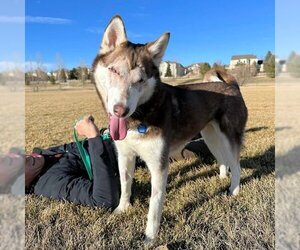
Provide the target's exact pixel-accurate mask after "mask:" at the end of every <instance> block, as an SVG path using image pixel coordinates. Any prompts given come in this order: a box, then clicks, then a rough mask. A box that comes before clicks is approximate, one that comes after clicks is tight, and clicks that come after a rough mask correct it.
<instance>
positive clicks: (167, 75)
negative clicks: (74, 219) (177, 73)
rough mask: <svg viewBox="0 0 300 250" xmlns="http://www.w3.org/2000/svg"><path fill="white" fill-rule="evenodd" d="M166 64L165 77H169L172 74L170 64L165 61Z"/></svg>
mask: <svg viewBox="0 0 300 250" xmlns="http://www.w3.org/2000/svg"><path fill="white" fill-rule="evenodd" d="M167 64H168V66H167V70H166V74H165V77H171V76H172V71H171V66H170V63H167Z"/></svg>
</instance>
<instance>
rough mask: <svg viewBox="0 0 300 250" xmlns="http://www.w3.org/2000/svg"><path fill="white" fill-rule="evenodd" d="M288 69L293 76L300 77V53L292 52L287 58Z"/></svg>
mask: <svg viewBox="0 0 300 250" xmlns="http://www.w3.org/2000/svg"><path fill="white" fill-rule="evenodd" d="M287 70H288V72H289V73H290V74H291V76H293V77H296V78H300V55H297V54H296V53H295V52H292V53H291V55H290V56H289V58H288V60H287Z"/></svg>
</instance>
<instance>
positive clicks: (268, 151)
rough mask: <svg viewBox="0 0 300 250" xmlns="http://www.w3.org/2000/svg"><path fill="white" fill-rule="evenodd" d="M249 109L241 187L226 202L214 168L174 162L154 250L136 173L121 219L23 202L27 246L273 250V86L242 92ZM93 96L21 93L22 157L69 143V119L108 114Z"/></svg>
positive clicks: (143, 186) (64, 205) (101, 118)
mask: <svg viewBox="0 0 300 250" xmlns="http://www.w3.org/2000/svg"><path fill="white" fill-rule="evenodd" d="M242 92H243V96H244V98H245V101H246V104H247V106H248V109H249V120H248V124H247V131H246V136H245V143H244V144H245V146H244V149H243V151H242V156H241V166H242V181H241V183H242V188H241V192H240V194H239V195H238V197H228V196H226V195H225V190H226V189H227V188H228V187H229V179H225V180H221V179H219V178H218V167H217V165H216V163H213V164H211V165H207V164H204V163H203V162H202V161H201V159H192V160H181V161H179V162H175V163H172V164H171V166H170V175H169V178H168V185H167V195H166V202H165V205H164V209H163V217H162V223H161V229H160V232H159V236H158V238H157V240H156V241H155V242H154V244H153V245H151V246H144V244H143V241H142V240H141V239H142V234H143V230H144V229H145V225H146V214H147V211H148V205H149V196H150V176H149V172H148V171H147V170H146V169H141V168H138V169H137V170H136V173H135V181H134V185H133V197H132V201H133V207H132V208H131V209H130V210H129V211H127V212H126V213H124V214H122V215H112V214H111V213H109V212H105V211H104V210H102V209H96V208H89V207H83V206H76V205H73V204H70V203H68V202H58V201H53V200H49V199H46V198H40V197H35V196H32V195H31V196H27V198H26V248H27V249H30V250H33V249H144V248H145V247H146V248H151V249H153V248H155V247H158V246H163V249H274V248H275V164H274V161H275V153H274V144H275V139H274V138H275V136H274V131H275V126H274V85H272V84H269V85H268V86H251V85H249V86H245V87H242ZM100 107H101V106H100V102H99V100H98V97H97V95H96V93H95V92H94V91H93V90H84V89H82V90H74V91H72V90H68V91H43V92H39V93H33V92H27V93H26V151H27V152H30V151H31V150H32V148H33V147H35V146H41V147H48V146H51V145H57V144H61V143H65V142H69V141H71V140H72V126H73V125H74V120H75V119H76V118H78V117H80V116H82V115H84V114H89V113H90V114H93V115H94V116H95V118H96V121H98V123H99V126H106V125H107V122H106V115H105V113H104V112H103V111H102V110H101V109H100Z"/></svg>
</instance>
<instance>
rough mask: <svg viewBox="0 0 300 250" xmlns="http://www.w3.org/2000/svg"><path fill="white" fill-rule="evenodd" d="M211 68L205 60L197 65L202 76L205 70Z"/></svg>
mask: <svg viewBox="0 0 300 250" xmlns="http://www.w3.org/2000/svg"><path fill="white" fill-rule="evenodd" d="M210 69H211V67H210V64H209V63H207V62H205V63H201V64H200V66H199V71H200V74H201V76H202V77H203V76H204V75H205V74H206V72H207V71H209V70H210Z"/></svg>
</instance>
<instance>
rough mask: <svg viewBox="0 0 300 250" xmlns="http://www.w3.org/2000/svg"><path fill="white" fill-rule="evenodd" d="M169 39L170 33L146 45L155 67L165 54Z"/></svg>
mask: <svg viewBox="0 0 300 250" xmlns="http://www.w3.org/2000/svg"><path fill="white" fill-rule="evenodd" d="M169 39H170V33H164V34H163V35H162V36H161V37H160V38H158V39H157V40H156V41H154V42H151V43H148V44H147V47H148V51H149V52H150V54H151V56H152V60H153V62H154V63H155V65H156V66H157V67H158V66H159V64H160V62H161V60H162V58H163V56H164V54H165V51H166V48H167V46H168V43H169Z"/></svg>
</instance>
